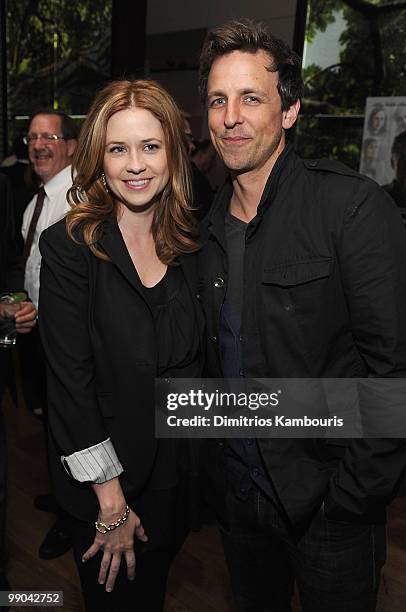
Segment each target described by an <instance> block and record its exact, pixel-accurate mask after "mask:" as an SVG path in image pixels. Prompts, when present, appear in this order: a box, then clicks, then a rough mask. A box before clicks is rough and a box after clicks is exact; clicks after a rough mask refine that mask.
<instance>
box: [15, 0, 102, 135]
mask: <svg viewBox="0 0 406 612" xmlns="http://www.w3.org/2000/svg"><path fill="white" fill-rule="evenodd" d="M111 4H112V3H111V1H106V0H83V1H79V2H78V1H76V0H75V1H74V2H73V1H72V0H18V1H16V0H8V1H7V2H6V14H7V21H6V35H7V69H8V109H9V115H11V116H13V115H17V114H19V115H26V114H30V113H31V112H32V111H33V110H35V109H36V108H38V107H52V106H54V104H55V103H57V104H58V105H59V107H62V108H63V109H64V110H66V111H67V112H68V113H72V114H85V113H86V112H87V110H88V107H89V104H90V102H91V100H92V99H93V97H94V93H95V90H97V89H98V88H99V87H100V86H101V85H102V84H103V83H104V82H105V81H106V80H107V79H108V78H109V77H110V46H111ZM10 127H11V128H12V130H11V132H12V133H13V131H14V130H13V126H10Z"/></svg>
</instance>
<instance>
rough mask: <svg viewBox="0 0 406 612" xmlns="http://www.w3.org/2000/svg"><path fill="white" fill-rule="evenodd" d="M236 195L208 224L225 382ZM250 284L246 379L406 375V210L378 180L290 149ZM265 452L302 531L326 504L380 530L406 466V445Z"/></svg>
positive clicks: (212, 365)
mask: <svg viewBox="0 0 406 612" xmlns="http://www.w3.org/2000/svg"><path fill="white" fill-rule="evenodd" d="M231 193H232V186H231V183H228V184H226V185H225V186H224V188H223V189H222V190H221V191H220V193H219V194H218V196H217V198H216V200H215V202H214V203H213V206H212V209H211V212H210V214H209V216H208V218H207V219H206V221H205V223H204V226H203V236H202V242H203V247H202V251H201V256H200V296H201V301H202V304H203V306H204V309H205V312H206V316H207V329H208V334H209V343H208V345H209V348H208V364H209V372H208V374H209V376H211V377H220V376H222V369H221V359H220V354H219V343H218V336H219V331H218V330H219V319H220V311H221V306H222V303H223V300H224V296H225V293H226V288H227V257H226V245H225V233H224V215H225V212H226V210H227V208H228V204H229V200H230V196H231ZM243 283H244V288H243V294H244V302H243V312H242V326H241V342H242V364H241V365H242V374H243V375H244V376H246V377H264V378H271V377H275V378H319V377H322V378H341V377H349V378H353V377H405V374H406V234H405V230H404V227H403V224H402V222H401V219H400V215H399V211H398V209H397V208H396V206H395V205H394V203H393V202H392V200H391V199H390V198H389V197H388V196H387V194H385V193H384V192H383V191H382V189H380V188H379V187H378V185H377V184H376V183H374V182H373V181H371V180H370V179H368V178H366V177H364V176H361V175H359V174H357V173H356V172H353V171H352V170H350V169H349V168H347V167H345V166H344V165H342V164H340V163H338V162H335V161H328V160H324V161H322V160H312V161H304V160H302V159H301V158H300V157H299V156H297V155H296V154H295V153H294V151H293V149H292V148H290V147H288V148H287V149H285V151H284V152H283V154H282V155H281V156H280V158H279V159H278V161H277V163H276V164H275V166H274V168H273V170H272V173H271V175H270V177H269V179H268V182H267V185H266V187H265V190H264V193H263V196H262V198H261V202H260V205H259V207H258V212H257V216H256V218H255V219H254V220H253V221H252V222H251V224H250V225H249V227H248V229H247V234H246V250H245V260H244V281H243ZM405 410H406V402H405ZM258 444H259V448H260V452H261V454H262V458H263V461H264V463H265V466H266V468H267V471H268V473H269V475H270V476H271V478H272V481H273V483H274V485H275V488H276V491H277V494H278V496H279V498H280V501H281V502H282V504H283V506H284V508H285V510H286V512H287V514H288V516H289V518H290V520H291V521H292V523H293V524H294V525H297V526H299V525H300V524H302V523H305V522H306V521H308V520H309V519H310V518H311V516H312V514H313V513H314V512H315V510H316V509H317V508H318V507H320V505H321V503H322V502H323V501H324V504H325V511H326V514H327V516H328V517H329V518H331V519H335V520H344V521H345V520H360V521H376V520H379V519H380V518H381V517H382V516H383V514H384V508H385V505H386V503H387V502H388V501H389V499H390V498H391V496H392V494H393V490H394V488H395V485H396V483H397V482H398V480H399V478H400V476H401V473H402V471H403V468H404V466H405V464H406V448H405V444H404V442H403V441H402V440H389V439H373V440H366V439H359V440H343V439H335V440H330V441H328V440H321V439H304V440H300V439H295V440H286V439H271V440H270V439H261V440H259V441H258ZM337 456H338V457H340V459H339V460H337Z"/></svg>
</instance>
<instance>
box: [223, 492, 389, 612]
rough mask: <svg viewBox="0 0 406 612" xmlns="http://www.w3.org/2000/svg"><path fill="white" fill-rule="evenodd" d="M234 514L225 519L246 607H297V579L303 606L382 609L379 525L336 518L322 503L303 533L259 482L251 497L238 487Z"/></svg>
mask: <svg viewBox="0 0 406 612" xmlns="http://www.w3.org/2000/svg"><path fill="white" fill-rule="evenodd" d="M226 515H227V525H222V526H220V527H221V531H222V536H223V543H224V551H225V556H226V561H227V565H228V568H229V571H230V574H231V583H232V589H233V594H234V599H235V603H236V606H237V609H238V610H239V611H240V612H290V610H291V606H290V602H291V598H292V595H293V589H294V583H295V581H296V583H297V587H298V591H299V595H300V602H301V606H302V610H303V612H372V611H373V610H374V609H375V604H376V594H377V589H378V581H379V571H380V568H381V566H382V565H383V561H382V560H381V561H379V560H377V558H376V554H375V551H376V534H377V528H376V526H374V525H359V524H358V525H355V524H350V523H339V522H335V521H330V520H328V519H326V517H325V516H324V512H323V509H321V510H320V511H319V512H318V513H317V515H316V516H315V517H314V519H313V521H312V523H311V524H310V526H309V528H308V529H307V531H306V533H305V535H304V536H303V537H302V538H301V539H300V540H297V539H295V538H294V537H293V535H292V534H291V533H290V530H289V527H288V526H287V524H286V521H285V519H284V518H283V516H282V515H281V513H280V511H278V510H277V508H276V506H275V505H274V504H273V503H272V502H271V501H269V499H268V498H266V497H265V496H264V495H263V494H262V493H261V491H260V490H259V489H258V488H257V487H256V486H255V487H253V488H251V491H250V493H249V496H248V498H247V499H246V500H243V499H239V498H238V496H237V495H236V494H235V493H234V492H233V490H232V489H231V488H230V490H229V491H228V493H227V500H226ZM380 527H381V531H382V529H384V527H383V526H380ZM381 535H382V533H381Z"/></svg>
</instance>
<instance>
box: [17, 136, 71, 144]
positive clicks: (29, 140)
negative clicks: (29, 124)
mask: <svg viewBox="0 0 406 612" xmlns="http://www.w3.org/2000/svg"><path fill="white" fill-rule="evenodd" d="M37 140H43V141H44V142H47V143H51V142H56V141H57V140H66V138H64V137H63V136H57V135H56V134H27V136H24V138H23V141H24V144H26V145H29V144H33V143H34V142H36V141H37Z"/></svg>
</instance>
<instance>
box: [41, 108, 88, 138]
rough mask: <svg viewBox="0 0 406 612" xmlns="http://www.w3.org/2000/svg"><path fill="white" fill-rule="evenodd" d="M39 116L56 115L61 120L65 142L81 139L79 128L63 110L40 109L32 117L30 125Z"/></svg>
mask: <svg viewBox="0 0 406 612" xmlns="http://www.w3.org/2000/svg"><path fill="white" fill-rule="evenodd" d="M37 115H56V116H57V117H60V118H61V132H62V136H63V137H64V139H65V140H71V139H74V140H77V139H78V137H79V128H78V126H77V125H76V123H75V122H74V120H73V119H72V117H69V115H68V114H67V113H65V112H64V111H62V110H55V109H53V108H40V109H38V110H36V111H35V112H34V113H33V114H32V115H31V117H30V123H29V125H31V121H32V120H33V119H34V117H36V116H37Z"/></svg>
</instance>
